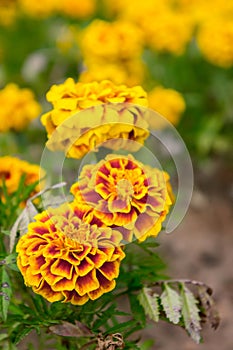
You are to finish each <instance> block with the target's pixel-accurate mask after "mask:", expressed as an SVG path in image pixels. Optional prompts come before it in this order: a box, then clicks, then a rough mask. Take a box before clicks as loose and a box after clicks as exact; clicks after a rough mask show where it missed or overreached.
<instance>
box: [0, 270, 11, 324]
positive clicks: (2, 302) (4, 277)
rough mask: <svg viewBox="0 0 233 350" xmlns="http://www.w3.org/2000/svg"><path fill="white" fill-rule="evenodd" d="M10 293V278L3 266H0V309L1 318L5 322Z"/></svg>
mask: <svg viewBox="0 0 233 350" xmlns="http://www.w3.org/2000/svg"><path fill="white" fill-rule="evenodd" d="M11 295H12V289H11V283H10V278H9V276H8V274H7V272H6V269H5V267H4V266H2V268H1V296H0V310H1V314H2V319H3V321H4V322H5V321H6V320H7V313H8V308H9V305H10V298H11Z"/></svg>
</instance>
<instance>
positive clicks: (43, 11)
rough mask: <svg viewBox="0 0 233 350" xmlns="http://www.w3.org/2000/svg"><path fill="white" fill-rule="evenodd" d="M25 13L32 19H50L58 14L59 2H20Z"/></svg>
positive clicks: (24, 0)
mask: <svg viewBox="0 0 233 350" xmlns="http://www.w3.org/2000/svg"><path fill="white" fill-rule="evenodd" d="M18 2H19V6H20V9H21V11H22V12H23V13H25V14H26V15H28V16H32V17H38V16H39V17H49V16H51V15H53V14H54V13H56V12H57V9H58V3H59V2H58V1H57V0H40V1H36V0H18Z"/></svg>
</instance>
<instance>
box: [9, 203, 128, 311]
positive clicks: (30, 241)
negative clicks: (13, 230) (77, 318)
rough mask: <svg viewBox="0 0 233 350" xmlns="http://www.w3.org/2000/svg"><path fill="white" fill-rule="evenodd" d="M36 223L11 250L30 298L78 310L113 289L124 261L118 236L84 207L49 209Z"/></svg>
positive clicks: (117, 233)
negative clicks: (39, 297) (31, 294)
mask: <svg viewBox="0 0 233 350" xmlns="http://www.w3.org/2000/svg"><path fill="white" fill-rule="evenodd" d="M35 220H36V221H35V222H32V223H30V224H29V227H28V232H27V234H25V235H24V236H22V237H21V238H20V240H19V242H18V245H17V249H16V251H17V252H18V258H17V264H18V267H19V269H20V271H21V273H22V275H23V277H24V280H25V284H26V285H27V286H30V287H32V289H33V291H34V292H35V293H38V294H40V295H42V296H43V297H44V298H46V299H47V300H48V301H50V302H54V301H59V300H61V301H63V302H70V303H72V304H76V305H82V304H84V303H85V302H87V301H88V300H89V299H91V300H94V299H97V298H99V297H100V296H101V295H102V294H104V293H106V292H109V291H111V290H112V289H114V288H115V284H116V282H115V279H116V278H117V277H118V274H119V267H120V262H121V260H122V259H123V258H124V256H125V254H124V252H123V250H122V248H121V247H120V242H121V240H122V235H121V233H120V232H119V231H117V230H112V229H111V228H109V227H106V226H104V225H103V223H102V221H101V220H99V219H98V218H96V217H95V215H94V214H93V212H92V211H90V208H89V207H87V206H83V205H79V206H78V207H77V206H76V205H75V204H63V205H62V206H61V207H58V208H55V209H52V208H49V209H48V210H47V211H44V212H42V213H41V214H38V215H37V216H36V217H35Z"/></svg>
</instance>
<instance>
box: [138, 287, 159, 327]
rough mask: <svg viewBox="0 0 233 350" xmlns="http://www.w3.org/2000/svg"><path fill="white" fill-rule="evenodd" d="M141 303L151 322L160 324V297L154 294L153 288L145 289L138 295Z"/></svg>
mask: <svg viewBox="0 0 233 350" xmlns="http://www.w3.org/2000/svg"><path fill="white" fill-rule="evenodd" d="M138 300H139V303H140V304H141V305H142V307H143V308H144V310H145V313H146V315H147V316H149V317H150V319H151V320H153V321H155V322H158V321H159V304H158V295H157V294H156V293H153V291H152V289H151V288H146V287H144V288H143V289H142V290H141V292H140V293H139V295H138Z"/></svg>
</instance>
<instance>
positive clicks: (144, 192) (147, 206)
mask: <svg viewBox="0 0 233 350" xmlns="http://www.w3.org/2000/svg"><path fill="white" fill-rule="evenodd" d="M71 193H72V194H73V195H74V198H75V201H76V202H77V203H83V204H87V205H88V206H90V207H92V208H93V211H94V213H95V215H96V217H98V218H99V219H100V220H102V221H103V222H104V224H105V225H107V226H113V227H119V228H124V229H126V231H125V234H124V239H125V240H126V241H129V242H131V241H132V240H133V239H134V236H135V238H136V239H139V241H144V240H145V239H146V238H147V237H149V236H157V235H158V233H159V231H160V230H161V225H162V222H163V221H164V219H165V218H166V215H167V213H168V211H169V207H170V206H171V204H172V199H173V195H172V190H171V186H170V183H169V176H168V174H167V173H166V172H163V171H160V170H159V169H156V168H152V167H150V166H148V165H144V164H142V163H141V162H139V161H137V160H136V159H134V157H133V156H131V155H128V156H122V155H116V154H111V155H108V156H107V157H106V158H105V159H104V160H101V161H100V162H98V163H97V164H95V165H93V164H91V165H86V166H84V167H83V169H82V172H81V174H80V178H79V181H78V182H77V183H75V184H74V185H72V187H71Z"/></svg>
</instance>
